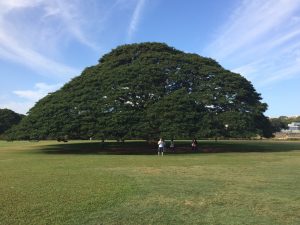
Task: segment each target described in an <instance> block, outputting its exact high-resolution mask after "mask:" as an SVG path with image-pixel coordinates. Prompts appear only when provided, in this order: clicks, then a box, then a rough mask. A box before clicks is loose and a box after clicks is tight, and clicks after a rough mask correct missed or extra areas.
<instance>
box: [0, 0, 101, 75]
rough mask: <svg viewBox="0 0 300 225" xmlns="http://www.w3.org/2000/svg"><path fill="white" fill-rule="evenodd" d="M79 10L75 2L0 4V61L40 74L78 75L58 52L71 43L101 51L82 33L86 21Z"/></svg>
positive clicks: (41, 0)
mask: <svg viewBox="0 0 300 225" xmlns="http://www.w3.org/2000/svg"><path fill="white" fill-rule="evenodd" d="M82 8H83V7H82V2H79V1H77V0H74V1H72V2H69V1H61V0H52V1H48V0H10V1H6V0H0V58H2V59H6V60H11V61H14V62H16V63H19V64H23V65H25V66H27V67H30V68H31V69H33V70H35V71H37V72H39V73H40V74H51V75H56V76H58V77H70V76H74V75H77V74H78V72H79V70H78V69H77V68H73V67H71V66H68V65H65V63H63V62H61V60H60V59H59V58H60V57H57V52H58V54H60V53H59V51H61V50H58V49H61V48H62V47H64V44H66V43H67V41H68V40H70V39H73V40H74V41H77V42H79V43H81V44H82V45H85V46H87V47H89V48H90V49H92V50H97V51H98V50H99V49H100V47H99V46H97V44H95V43H94V42H93V41H92V40H90V39H89V38H88V37H87V36H86V34H85V33H86V32H85V30H83V28H84V27H86V26H85V25H86V24H87V21H85V18H86V16H83V15H82V14H83V13H84V12H83V10H82ZM53 53H56V55H55V54H53Z"/></svg>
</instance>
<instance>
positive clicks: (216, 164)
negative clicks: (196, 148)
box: [0, 141, 300, 225]
mask: <svg viewBox="0 0 300 225" xmlns="http://www.w3.org/2000/svg"><path fill="white" fill-rule="evenodd" d="M180 145H181V148H182V149H181V150H180V149H179V150H178V152H177V154H166V155H165V156H164V157H158V156H157V155H156V151H155V150H156V149H155V147H147V146H144V143H142V142H131V143H126V142H125V144H123V146H122V144H116V143H108V144H106V145H102V144H101V143H100V142H95V141H93V142H89V141H76V142H75V141H70V142H68V143H58V142H56V141H47V142H46V141H45V142H44V141H43V142H4V141H2V142H0V224H1V225H11V224H16V225H17V224H18V225H23V224H24V225H25V224H26V225H46V224H70V225H75V224H78V225H79V224H80V225H83V224H93V225H96V224H118V225H119V224H141V225H142V224H155V225H156V224H272V225H274V224H295V225H296V224H300V142H271V141H252V142H251V141H223V142H221V141H218V142H214V141H212V142H209V141H205V142H204V141H202V142H200V146H201V150H207V151H217V152H223V151H226V152H223V153H203V152H200V153H195V154H192V153H190V152H188V151H187V152H185V150H184V146H187V149H188V148H189V143H181V144H180ZM123 149H124V150H123ZM110 151H112V152H113V153H112V154H109V152H110Z"/></svg>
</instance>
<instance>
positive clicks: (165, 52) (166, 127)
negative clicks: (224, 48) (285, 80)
mask: <svg viewBox="0 0 300 225" xmlns="http://www.w3.org/2000/svg"><path fill="white" fill-rule="evenodd" d="M266 109H267V105H266V104H265V103H262V102H261V97H260V94H258V93H257V92H256V91H255V89H254V87H253V85H252V84H251V83H250V82H249V81H247V80H246V79H245V78H244V77H242V76H241V75H239V74H236V73H232V72H230V71H228V70H225V69H224V68H222V67H221V66H220V65H219V64H218V63H217V62H216V61H214V60H212V59H210V58H205V57H201V56H199V55H197V54H189V53H184V52H182V51H179V50H176V49H174V48H172V47H169V46H168V45H166V44H162V43H142V44H131V45H123V46H120V47H118V48H116V49H114V50H112V51H111V52H110V53H108V54H106V55H104V56H103V57H102V58H101V59H100V60H99V64H97V65H95V66H92V67H89V68H86V69H85V70H84V71H83V72H82V74H81V75H80V76H78V77H76V78H74V79H73V80H71V81H70V82H69V83H67V84H66V85H64V87H62V88H61V89H60V90H58V91H57V92H54V93H51V94H49V95H48V96H46V97H45V98H43V99H41V100H40V101H39V102H37V104H36V105H35V106H34V107H33V108H32V109H31V110H30V111H29V113H28V117H26V118H24V120H23V121H22V123H21V124H20V125H19V126H18V135H19V138H31V137H35V136H38V137H39V138H56V137H57V136H61V135H68V136H69V137H70V138H76V139H79V138H80V139H82V138H83V139H87V138H89V137H90V136H93V137H96V138H100V139H108V138H109V139H116V140H124V139H135V138H142V139H146V140H152V139H156V138H158V137H159V136H164V137H165V138H171V137H174V138H192V137H194V136H197V137H216V136H218V137H219V136H222V137H225V136H226V137H252V136H256V135H257V134H262V135H265V136H267V135H266V132H265V131H266V130H267V129H268V127H269V126H270V124H269V123H268V122H266V121H268V120H267V119H266V117H265V116H264V115H263V113H264V112H265V110H266ZM258 118H260V119H262V120H261V121H265V122H264V124H260V123H258V122H257V119H258ZM225 124H229V128H228V129H226V130H225V129H224V125H225ZM16 132H17V130H16Z"/></svg>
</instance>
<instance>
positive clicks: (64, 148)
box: [38, 141, 300, 155]
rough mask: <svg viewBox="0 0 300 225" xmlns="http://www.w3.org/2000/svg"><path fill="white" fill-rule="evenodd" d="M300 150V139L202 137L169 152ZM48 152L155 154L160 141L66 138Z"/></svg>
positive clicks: (45, 147)
mask: <svg viewBox="0 0 300 225" xmlns="http://www.w3.org/2000/svg"><path fill="white" fill-rule="evenodd" d="M295 150H300V142H268V141H200V142H199V147H198V149H197V150H196V151H195V150H192V149H191V146H190V142H187V141H186V142H184V141H180V142H177V143H176V148H175V151H174V152H173V151H171V150H170V149H169V148H167V149H166V152H165V153H166V154H174V155H175V154H199V153H232V152H237V153H238V152H239V153H242V152H245V153H247V152H287V151H295ZM38 152H40V153H45V154H103V155H155V154H157V145H155V144H148V143H147V142H142V141H137V142H133V141H130V142H124V143H122V142H105V143H102V142H80V143H78V142H74V143H72V142H67V143H57V144H52V145H46V146H43V147H40V148H39V149H38Z"/></svg>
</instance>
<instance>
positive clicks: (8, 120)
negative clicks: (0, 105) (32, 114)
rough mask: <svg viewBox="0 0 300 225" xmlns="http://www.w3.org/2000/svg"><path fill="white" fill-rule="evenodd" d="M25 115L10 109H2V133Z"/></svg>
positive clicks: (0, 126)
mask: <svg viewBox="0 0 300 225" xmlns="http://www.w3.org/2000/svg"><path fill="white" fill-rule="evenodd" d="M23 117H24V115H22V114H18V113H16V112H14V111H12V110H10V109H0V135H1V134H3V133H4V132H5V131H7V130H8V129H10V128H11V127H12V126H14V125H16V124H18V123H19V122H20V121H21V119H22V118H23Z"/></svg>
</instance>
